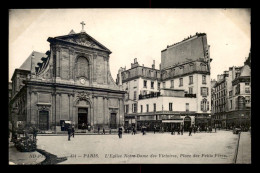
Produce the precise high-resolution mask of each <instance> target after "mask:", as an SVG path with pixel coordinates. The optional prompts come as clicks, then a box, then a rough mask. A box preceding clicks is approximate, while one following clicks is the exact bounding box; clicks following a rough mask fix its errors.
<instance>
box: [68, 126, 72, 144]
mask: <svg viewBox="0 0 260 173" xmlns="http://www.w3.org/2000/svg"><path fill="white" fill-rule="evenodd" d="M70 136H71V127H70V125H69V127H68V141H70Z"/></svg>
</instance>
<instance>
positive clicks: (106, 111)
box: [105, 97, 109, 125]
mask: <svg viewBox="0 0 260 173" xmlns="http://www.w3.org/2000/svg"><path fill="white" fill-rule="evenodd" d="M108 116H109V115H108V97H106V99H105V124H106V125H109V123H108V122H109V120H108Z"/></svg>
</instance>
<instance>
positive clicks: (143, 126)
mask: <svg viewBox="0 0 260 173" xmlns="http://www.w3.org/2000/svg"><path fill="white" fill-rule="evenodd" d="M142 132H143V135H144V134H145V132H144V126H143V127H142Z"/></svg>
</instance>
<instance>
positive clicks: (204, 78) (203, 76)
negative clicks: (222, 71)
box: [202, 75, 207, 84]
mask: <svg viewBox="0 0 260 173" xmlns="http://www.w3.org/2000/svg"><path fill="white" fill-rule="evenodd" d="M202 84H207V83H206V75H202Z"/></svg>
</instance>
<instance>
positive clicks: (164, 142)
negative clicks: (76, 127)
mask: <svg viewBox="0 0 260 173" xmlns="http://www.w3.org/2000/svg"><path fill="white" fill-rule="evenodd" d="M37 138H38V142H37V145H38V148H39V149H43V150H45V151H47V152H49V153H51V154H54V155H57V157H67V158H68V159H67V160H66V161H64V162H61V163H59V164H125V163H130V164H140V163H158V164H160V163H166V164H169V163H181V164H187V163H188V164H190V163H191V164H196V163H200V164H212V163H213V164H214V163H224V164H232V163H233V161H234V157H235V153H236V149H237V141H238V135H235V134H233V133H232V131H224V130H223V131H222V130H220V131H217V133H214V132H212V133H205V132H202V133H196V134H192V136H188V133H187V132H186V133H184V135H177V134H175V135H171V134H170V133H156V134H153V133H149V132H148V133H147V134H146V135H142V134H141V133H138V134H136V135H131V134H123V137H122V138H121V139H119V138H118V136H117V135H75V138H71V140H70V141H68V138H67V136H64V135H56V136H38V137H37Z"/></svg>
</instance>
